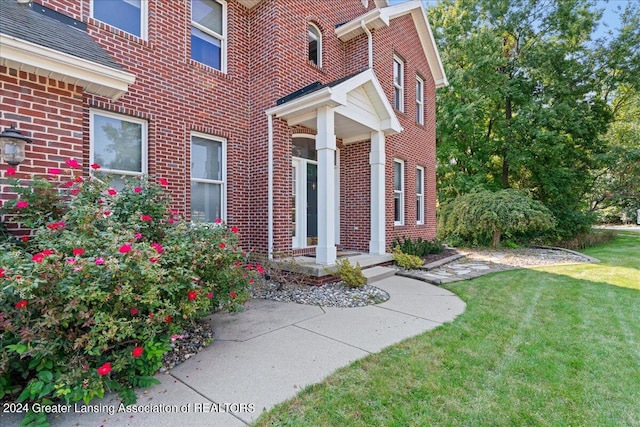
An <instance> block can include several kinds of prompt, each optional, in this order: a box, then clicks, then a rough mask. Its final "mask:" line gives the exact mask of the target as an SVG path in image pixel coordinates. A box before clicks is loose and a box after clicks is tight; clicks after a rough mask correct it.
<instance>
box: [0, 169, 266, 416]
mask: <svg viewBox="0 0 640 427" xmlns="http://www.w3.org/2000/svg"><path fill="white" fill-rule="evenodd" d="M67 165H68V166H69V167H70V168H71V170H70V173H67V172H66V171H61V170H58V169H56V170H54V171H53V172H54V173H53V175H50V176H49V177H48V179H44V178H36V179H34V180H33V181H32V182H23V181H21V180H19V178H18V177H16V174H15V173H11V174H9V176H8V177H7V178H8V181H9V183H10V184H11V185H12V186H13V188H14V191H15V192H16V193H17V194H18V198H17V199H15V200H12V201H9V202H5V205H4V206H3V207H2V210H3V213H4V214H5V215H9V218H10V220H11V221H17V222H22V223H23V224H25V225H26V226H29V227H32V231H31V235H30V236H29V237H24V236H23V237H21V238H11V239H8V240H7V241H4V242H2V243H0V286H1V287H2V294H1V295H0V347H1V349H2V351H1V352H0V398H3V397H5V398H6V396H11V397H12V398H14V399H16V400H18V401H19V402H25V401H33V402H36V401H37V402H40V403H43V404H50V403H52V402H53V401H54V400H60V399H62V400H64V401H66V402H67V403H69V402H76V401H84V402H89V401H90V400H91V399H93V398H95V397H102V396H103V395H104V393H105V391H109V390H110V391H117V392H119V393H120V395H121V397H122V398H123V401H124V402H125V404H130V403H133V402H135V393H134V392H133V389H134V387H140V386H148V385H150V384H153V383H155V382H157V381H156V380H155V379H154V378H153V377H152V375H153V374H154V373H155V372H156V371H157V370H158V369H159V368H160V366H161V363H162V362H161V361H162V356H163V354H164V353H165V352H166V351H168V349H169V348H170V347H169V342H170V337H171V335H172V334H175V333H179V332H181V331H182V330H183V329H184V327H185V326H186V324H187V323H189V322H192V321H194V319H196V318H198V317H200V316H203V315H206V314H209V313H211V312H212V310H219V309H226V310H237V309H239V308H240V307H241V304H242V303H243V302H244V301H245V300H246V299H247V298H248V297H249V295H250V292H249V284H250V282H252V281H253V280H254V277H256V276H257V271H259V270H261V268H259V269H258V268H256V267H255V266H254V265H251V264H248V258H247V255H246V254H245V253H243V252H242V250H241V249H240V247H239V245H238V235H237V233H238V229H237V227H230V226H228V225H226V224H224V223H223V222H222V221H217V222H216V223H215V224H201V225H196V224H191V223H189V222H187V221H184V220H183V219H181V218H180V217H179V216H178V214H177V213H176V212H172V211H171V210H170V200H169V196H168V194H167V193H166V192H165V190H164V186H165V185H166V184H167V182H166V180H165V179H162V178H160V179H151V178H148V177H143V178H139V179H138V178H134V179H131V180H130V181H127V182H126V184H125V187H124V188H123V189H120V190H116V189H113V188H111V187H110V186H109V183H108V181H102V180H99V179H97V178H94V177H91V176H82V175H80V172H79V171H78V170H77V169H79V165H78V164H77V162H76V161H72V162H68V163H67ZM96 166H97V165H92V167H93V168H94V169H96ZM49 172H50V174H51V172H52V171H51V170H50V171H49ZM6 175H7V174H6V173H5V176H6ZM31 415H32V416H33V414H31Z"/></svg>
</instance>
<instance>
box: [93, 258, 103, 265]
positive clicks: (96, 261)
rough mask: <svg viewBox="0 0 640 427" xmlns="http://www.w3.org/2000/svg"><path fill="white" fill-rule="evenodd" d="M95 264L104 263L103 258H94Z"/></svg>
mask: <svg viewBox="0 0 640 427" xmlns="http://www.w3.org/2000/svg"><path fill="white" fill-rule="evenodd" d="M95 263H96V265H103V264H104V258H100V257H98V258H96V260H95Z"/></svg>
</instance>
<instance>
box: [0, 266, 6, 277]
mask: <svg viewBox="0 0 640 427" xmlns="http://www.w3.org/2000/svg"><path fill="white" fill-rule="evenodd" d="M6 271H7V270H5V269H4V268H0V278H1V277H4V273H5V272H6Z"/></svg>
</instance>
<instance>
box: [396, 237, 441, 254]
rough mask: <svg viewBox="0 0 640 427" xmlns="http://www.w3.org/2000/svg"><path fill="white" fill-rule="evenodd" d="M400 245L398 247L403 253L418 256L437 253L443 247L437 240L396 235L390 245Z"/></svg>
mask: <svg viewBox="0 0 640 427" xmlns="http://www.w3.org/2000/svg"><path fill="white" fill-rule="evenodd" d="M396 246H400V249H401V250H402V252H404V253H405V254H409V255H415V256H418V257H426V256H427V255H429V254H439V253H440V252H442V250H443V249H444V245H443V244H442V243H441V242H440V241H439V240H436V239H434V240H433V241H429V240H423V239H422V238H421V237H418V238H417V239H415V240H412V239H411V238H409V237H406V236H404V237H402V239H401V238H400V237H396V240H395V241H394V242H393V245H392V247H394V248H395V247H396Z"/></svg>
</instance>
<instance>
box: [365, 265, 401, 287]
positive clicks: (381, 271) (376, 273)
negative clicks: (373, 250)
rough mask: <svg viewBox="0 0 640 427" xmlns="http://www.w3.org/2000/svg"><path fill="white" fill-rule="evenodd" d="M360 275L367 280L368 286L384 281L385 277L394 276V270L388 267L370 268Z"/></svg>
mask: <svg viewBox="0 0 640 427" xmlns="http://www.w3.org/2000/svg"><path fill="white" fill-rule="evenodd" d="M362 274H364V277H366V278H367V284H368V285H370V284H372V283H374V282H377V281H378V280H382V279H386V278H387V277H391V276H395V274H396V269H395V268H389V267H371V268H367V269H364V270H362Z"/></svg>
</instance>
